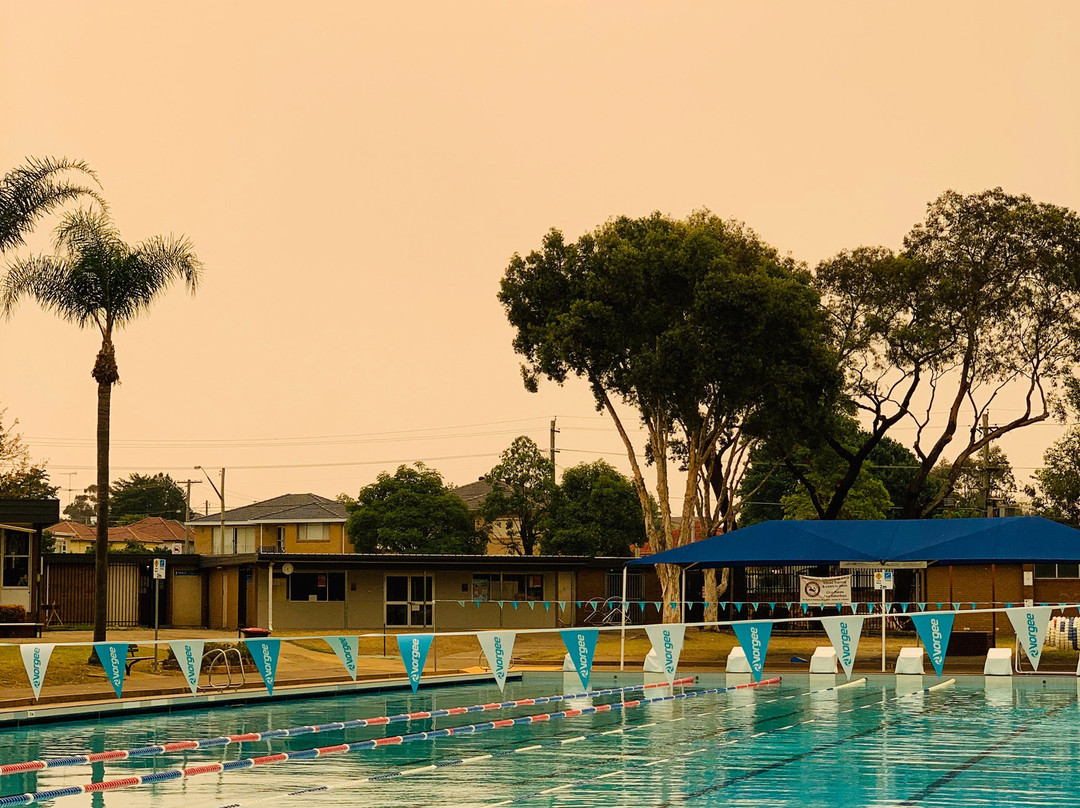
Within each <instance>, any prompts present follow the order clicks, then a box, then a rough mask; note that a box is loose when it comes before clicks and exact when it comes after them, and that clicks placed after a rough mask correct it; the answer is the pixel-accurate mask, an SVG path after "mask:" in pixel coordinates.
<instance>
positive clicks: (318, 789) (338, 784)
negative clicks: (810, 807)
mask: <svg viewBox="0 0 1080 808" xmlns="http://www.w3.org/2000/svg"><path fill="white" fill-rule="evenodd" d="M866 681H867V680H866V678H865V677H863V678H860V679H855V680H854V681H851V682H845V683H844V684H840V685H835V686H833V687H827V688H823V689H819V690H811V691H809V692H803V691H799V692H798V693H791V694H789V695H787V696H780V697H778V698H775V699H769V700H767V701H765V702H762V704H763V705H764V704H778V703H780V702H782V701H789V700H791V699H799V698H806V697H808V696H812V695H814V694H816V693H826V692H830V691H835V690H842V689H845V688H849V687H854V686H859V685H865V684H866ZM768 683H769V680H767V681H765V682H762V684H768ZM721 692H723V691H721ZM920 692H921V691H920ZM905 695H907V694H905ZM875 698H876V694H875ZM873 703H874V704H879V703H880V701H875V702H873ZM737 709H739V706H738V705H734V706H730V707H724V708H722V709H720V710H717V711H716V712H717V713H725V712H731V711H734V710H737ZM803 712H804V710H801V709H799V710H793V711H791V712H787V713H782V714H780V715H774V716H770V717H768V718H766V719H762V720H763V722H765V721H778V720H780V719H783V718H787V717H788V716H793V715H801V714H802V713H803ZM690 717H691V716H680V717H679V718H673V719H664V720H663V721H654V722H650V723H647V724H636V725H634V726H631V727H618V728H616V729H610V730H606V731H604V732H598V733H591V734H590V735H587V736H582V738H581V739H582V740H588V739H595V738H600V737H603V736H605V735H617V734H625V733H627V732H633V731H636V730H639V729H647V728H650V727H655V726H660V725H661V724H665V725H667V724H674V723H678V722H680V721H685V720H687V718H690ZM731 731H732V730H731V728H727V727H725V728H723V729H721V730H718V731H716V732H713V733H711V734H710V736H706V737H714V736H716V735H720V734H722V733H726V732H731ZM773 731H775V730H773ZM759 734H765V733H759ZM692 740H693V742H695V743H696V742H699V741H700V740H701V739H700V738H694V739H692ZM562 743H564V741H559V740H548V741H542V742H540V743H537V744H532V745H530V746H524V747H517V748H513V749H508V750H498V751H495V752H491V753H488V754H484V755H477V756H476V757H472V758H465V759H458V760H450V761H445V762H442V763H439V764H435V768H436V769H438V768H442V767H445V766H458V765H462V764H467V763H474V762H482V761H485V760H491V759H492V758H496V757H501V756H505V755H511V754H520V753H523V752H533V751H538V750H542V749H544V748H546V747H550V746H556V745H561V744H562ZM682 743H685V741H684V742H682ZM704 751H706V749H699V750H692V751H691V752H690V753H689V754H696V753H698V752H704ZM634 757H637V756H635V755H626V754H623V755H616V756H614V757H611V756H607V757H605V760H606V761H611V760H620V759H627V758H634ZM664 760H665V759H655V760H653V761H651V762H647V763H645V764H643V765H646V766H653V765H656V764H657V763H662V762H664ZM425 771H426V769H425ZM618 773H619V771H618V770H617V771H615V772H611V773H610V774H604V775H599V777H609V776H614V775H616V774H618ZM384 777H385V776H384ZM367 782H368V781H367V780H366V779H363V780H357V779H355V778H354V779H349V780H339V781H331V782H330V783H325V784H323V785H321V786H313V787H312V788H310V789H301V790H300V791H293V792H289V793H286V794H273V795H270V796H267V797H262V798H259V799H255V800H248V801H246V802H242V803H232V804H230V805H226V806H220V808H240V806H250V805H260V804H265V803H269V802H277V801H280V800H285V799H289V798H293V797H298V796H303V795H305V794H309V793H324V792H327V791H332V790H335V789H341V788H345V789H347V788H352V787H355V786H358V785H361V784H365V783H367Z"/></svg>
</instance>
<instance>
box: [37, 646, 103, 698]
mask: <svg viewBox="0 0 1080 808" xmlns="http://www.w3.org/2000/svg"><path fill="white" fill-rule="evenodd" d="M53 647H54V644H53V643H51V642H50V643H41V644H40V645H20V646H19V651H20V652H21V653H22V658H23V667H24V668H26V675H27V677H28V678H29V679H30V689H31V690H33V691H34V699H35V700H36V699H37V698H38V697H39V696H40V695H41V684H42V682H44V681H45V669H46V668H48V667H49V657H51V656H52V651H53ZM117 695H120V694H119V693H118V694H117Z"/></svg>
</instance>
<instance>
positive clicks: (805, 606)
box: [802, 603, 810, 614]
mask: <svg viewBox="0 0 1080 808" xmlns="http://www.w3.org/2000/svg"><path fill="white" fill-rule="evenodd" d="M802 613H803V614H809V613H810V604H809V603H804V604H803V605H802Z"/></svg>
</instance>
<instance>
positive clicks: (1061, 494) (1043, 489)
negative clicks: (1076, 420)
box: [1025, 428, 1080, 527]
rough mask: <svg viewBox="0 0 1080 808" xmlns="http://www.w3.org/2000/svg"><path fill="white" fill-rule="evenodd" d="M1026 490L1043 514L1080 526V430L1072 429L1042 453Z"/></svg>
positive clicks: (1033, 503) (1036, 507) (1037, 509)
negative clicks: (1032, 479)
mask: <svg viewBox="0 0 1080 808" xmlns="http://www.w3.org/2000/svg"><path fill="white" fill-rule="evenodd" d="M1032 476H1033V477H1034V478H1035V480H1034V485H1031V486H1028V487H1027V488H1026V489H1025V493H1026V494H1027V495H1028V496H1030V497H1031V499H1032V502H1031V504H1032V507H1033V508H1034V509H1035V510H1036V511H1037V512H1039V513H1041V514H1042V515H1044V516H1048V517H1051V518H1053V519H1061V520H1064V521H1066V522H1068V523H1069V524H1071V525H1073V526H1077V527H1080V429H1076V428H1073V429H1070V430H1069V431H1068V432H1066V433H1065V434H1064V435H1063V436H1062V437H1061V438H1060V439H1059V440H1057V441H1055V442H1054V443H1053V445H1051V446H1050V447H1049V448H1048V449H1047V450H1046V452H1045V453H1044V454H1043V467H1042V468H1041V469H1036V470H1035V472H1034V474H1033V475H1032Z"/></svg>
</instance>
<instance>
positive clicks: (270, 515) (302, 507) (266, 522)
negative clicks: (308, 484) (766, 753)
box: [187, 494, 352, 556]
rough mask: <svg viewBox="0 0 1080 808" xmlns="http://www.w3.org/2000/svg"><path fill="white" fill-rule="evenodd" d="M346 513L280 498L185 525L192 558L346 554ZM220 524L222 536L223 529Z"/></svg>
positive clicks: (317, 502)
mask: <svg viewBox="0 0 1080 808" xmlns="http://www.w3.org/2000/svg"><path fill="white" fill-rule="evenodd" d="M347 518H348V513H347V512H346V511H345V506H344V505H343V504H341V503H340V502H337V501H335V500H332V499H327V498H326V497H320V496H319V495H318V494H284V495H282V496H280V497H274V498H273V499H268V500H264V501H263V502H256V503H255V504H253V505H244V506H242V507H240V508H233V509H231V510H227V511H225V514H224V519H223V518H222V515H221V514H220V513H214V514H210V515H209V516H200V517H199V518H197V519H192V520H191V521H189V522H188V523H187V524H188V526H189V527H190V528H191V529H192V534H193V539H194V543H195V552H196V553H199V554H200V555H212V556H230V555H245V554H250V553H258V552H271V553H274V552H276V553H338V554H341V553H350V552H352V545H351V544H349V542H348V541H347V540H346V538H345V521H346V519H347ZM223 522H224V532H222V523H223Z"/></svg>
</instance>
